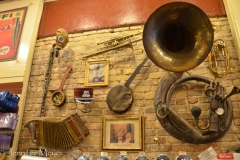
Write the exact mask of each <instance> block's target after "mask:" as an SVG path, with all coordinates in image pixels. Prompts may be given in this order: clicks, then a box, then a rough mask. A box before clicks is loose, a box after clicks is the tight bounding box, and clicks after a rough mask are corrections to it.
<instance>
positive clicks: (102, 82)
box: [85, 59, 109, 86]
mask: <svg viewBox="0 0 240 160" xmlns="http://www.w3.org/2000/svg"><path fill="white" fill-rule="evenodd" d="M108 75H109V60H107V59H104V60H97V61H86V71H85V86H107V85H108Z"/></svg>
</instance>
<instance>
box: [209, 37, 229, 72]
mask: <svg viewBox="0 0 240 160" xmlns="http://www.w3.org/2000/svg"><path fill="white" fill-rule="evenodd" d="M221 54H222V56H223V58H224V61H225V68H224V69H222V68H223V66H221V65H220V63H219V62H217V60H219V59H220V58H219V57H218V56H217V55H221ZM208 59H209V63H210V65H209V68H210V70H211V71H212V72H213V73H216V74H219V75H224V74H227V73H228V71H229V68H230V63H229V54H228V51H227V49H226V44H225V42H224V41H223V40H222V39H217V40H215V41H214V43H213V46H212V49H211V52H210V54H209V56H208Z"/></svg>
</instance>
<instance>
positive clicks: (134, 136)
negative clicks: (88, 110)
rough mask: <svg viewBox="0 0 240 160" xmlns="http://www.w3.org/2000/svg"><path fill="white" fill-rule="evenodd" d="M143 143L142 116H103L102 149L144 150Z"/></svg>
mask: <svg viewBox="0 0 240 160" xmlns="http://www.w3.org/2000/svg"><path fill="white" fill-rule="evenodd" d="M118 135H120V136H118ZM129 135H131V138H129ZM120 137H121V138H120ZM123 137H125V138H123ZM130 139H131V140H130ZM128 140H129V141H128ZM143 145H144V119H143V117H142V116H106V117H103V118H102V150H111V151H112V150H116V151H121V150H124V151H143V148H144V146H143Z"/></svg>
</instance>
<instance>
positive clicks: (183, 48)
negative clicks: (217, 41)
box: [143, 2, 214, 72]
mask: <svg viewBox="0 0 240 160" xmlns="http://www.w3.org/2000/svg"><path fill="white" fill-rule="evenodd" d="M213 36H214V32H213V27H212V24H211V22H210V20H209V18H208V16H207V15H206V14H205V13H204V12H203V11H202V10H201V9H199V8H198V7H196V6H195V5H192V4H190V3H186V2H171V3H167V4H165V5H163V6H161V7H159V8H158V9H156V10H155V11H154V12H153V13H152V14H151V15H150V17H149V18H148V19H147V22H146V24H145V25H144V30H143V45H144V48H145V51H146V53H147V55H148V57H149V58H150V60H151V61H152V62H153V63H154V64H156V65H157V66H158V67H160V68H162V69H164V70H167V71H173V72H183V71H187V70H190V69H193V68H194V67H196V66H198V65H199V64H200V63H202V62H203V61H204V60H205V58H206V57H207V56H208V54H209V52H210V51H211V48H212V44H213Z"/></svg>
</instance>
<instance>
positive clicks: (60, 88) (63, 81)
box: [58, 66, 72, 91]
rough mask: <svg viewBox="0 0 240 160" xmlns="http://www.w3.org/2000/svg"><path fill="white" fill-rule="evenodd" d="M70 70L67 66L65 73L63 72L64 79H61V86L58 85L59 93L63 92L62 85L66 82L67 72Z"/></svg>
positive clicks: (70, 67)
mask: <svg viewBox="0 0 240 160" xmlns="http://www.w3.org/2000/svg"><path fill="white" fill-rule="evenodd" d="M71 70H72V66H69V67H68V68H67V70H66V72H65V75H64V77H63V79H62V82H61V85H60V87H59V89H58V90H59V91H62V90H63V86H64V84H65V81H66V79H67V76H68V74H69V72H70V71H71Z"/></svg>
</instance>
